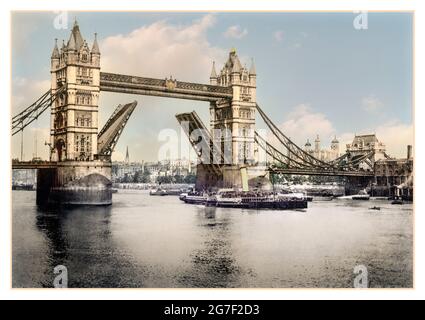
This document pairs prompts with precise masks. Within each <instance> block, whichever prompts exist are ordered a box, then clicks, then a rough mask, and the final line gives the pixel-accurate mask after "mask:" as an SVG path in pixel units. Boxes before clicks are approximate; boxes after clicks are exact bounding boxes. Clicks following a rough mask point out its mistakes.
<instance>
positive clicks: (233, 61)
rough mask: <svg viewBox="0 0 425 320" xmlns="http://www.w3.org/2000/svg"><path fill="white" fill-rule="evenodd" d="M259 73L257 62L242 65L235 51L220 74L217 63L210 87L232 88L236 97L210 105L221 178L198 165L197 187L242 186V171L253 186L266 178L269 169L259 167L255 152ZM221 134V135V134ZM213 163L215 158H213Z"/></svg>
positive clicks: (230, 54)
mask: <svg viewBox="0 0 425 320" xmlns="http://www.w3.org/2000/svg"><path fill="white" fill-rule="evenodd" d="M256 81H257V73H256V70H255V66H254V62H253V61H252V62H251V66H250V68H249V69H248V67H247V66H242V64H241V62H240V60H239V57H238V55H237V53H236V50H235V49H232V50H231V51H230V52H229V56H228V59H227V61H226V63H225V64H224V66H223V67H222V69H221V70H220V71H219V72H218V73H217V70H216V67H215V63H214V62H213V65H212V70H211V75H210V84H211V85H217V86H222V87H230V88H232V98H231V99H222V100H219V101H216V102H211V104H210V129H211V132H212V136H213V139H214V144H215V145H216V146H220V148H221V153H222V154H223V155H224V164H222V165H221V176H217V177H215V176H214V175H213V174H209V173H208V172H205V170H203V167H201V166H198V169H197V183H196V187H197V188H199V189H202V188H204V189H205V188H210V187H220V186H221V187H236V188H241V187H242V173H241V172H242V171H243V172H244V174H243V175H244V177H246V178H247V179H248V184H249V185H250V187H258V185H259V182H258V179H257V178H258V177H264V176H265V175H266V171H265V167H259V166H257V165H255V164H256V162H257V161H258V159H255V157H256V153H255V150H254V143H255V142H254V136H255V112H256V105H257V104H256V91H257V83H256ZM217 133H220V134H219V135H217ZM212 160H213V159H212Z"/></svg>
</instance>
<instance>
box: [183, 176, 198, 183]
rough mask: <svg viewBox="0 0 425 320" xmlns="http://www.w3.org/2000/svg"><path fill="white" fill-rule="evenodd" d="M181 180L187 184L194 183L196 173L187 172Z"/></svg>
mask: <svg viewBox="0 0 425 320" xmlns="http://www.w3.org/2000/svg"><path fill="white" fill-rule="evenodd" d="M183 181H184V183H187V184H194V183H195V182H196V175H194V174H189V175H187V176H186V177H184V179H183Z"/></svg>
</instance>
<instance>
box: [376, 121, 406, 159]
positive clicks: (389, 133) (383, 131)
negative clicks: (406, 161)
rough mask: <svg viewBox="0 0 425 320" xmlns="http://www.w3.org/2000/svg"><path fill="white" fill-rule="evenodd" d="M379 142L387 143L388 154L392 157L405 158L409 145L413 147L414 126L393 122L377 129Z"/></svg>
mask: <svg viewBox="0 0 425 320" xmlns="http://www.w3.org/2000/svg"><path fill="white" fill-rule="evenodd" d="M376 135H377V137H378V139H379V140H381V141H382V142H384V143H385V145H386V150H387V154H389V155H390V156H392V157H397V158H405V157H406V153H407V151H406V148H407V145H408V144H410V145H413V141H414V139H413V135H414V130H413V125H412V124H405V123H401V122H398V121H391V122H388V123H386V124H383V125H382V126H379V127H377V128H376Z"/></svg>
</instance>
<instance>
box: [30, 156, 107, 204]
mask: <svg viewBox="0 0 425 320" xmlns="http://www.w3.org/2000/svg"><path fill="white" fill-rule="evenodd" d="M37 204H38V205H56V204H61V205H110V204H112V183H111V162H109V161H99V160H95V161H63V162H60V163H59V164H58V166H57V168H46V169H38V173H37Z"/></svg>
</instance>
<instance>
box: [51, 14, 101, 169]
mask: <svg viewBox="0 0 425 320" xmlns="http://www.w3.org/2000/svg"><path fill="white" fill-rule="evenodd" d="M51 75H52V76H51V89H52V94H55V93H56V92H57V90H60V89H61V88H64V90H63V92H62V94H60V95H59V97H58V99H57V100H56V101H55V102H54V104H52V108H51V123H50V136H51V141H50V142H51V150H52V155H51V157H52V160H53V161H64V160H74V161H75V160H77V161H91V160H94V158H95V156H96V154H97V133H98V100H99V90H100V89H99V88H100V87H99V86H100V51H99V46H98V43H97V39H96V35H95V39H94V43H93V45H92V47H91V49H90V48H89V45H88V44H87V42H86V41H85V40H84V38H83V37H82V35H81V32H80V28H79V26H78V24H77V21H75V23H74V26H73V28H72V32H71V35H70V37H69V40H68V42H67V44H65V43H63V45H62V48H61V49H60V50H59V49H58V46H57V43H56V44H55V47H54V49H53V53H52V57H51Z"/></svg>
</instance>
